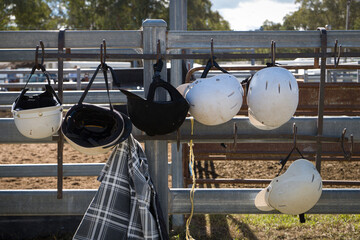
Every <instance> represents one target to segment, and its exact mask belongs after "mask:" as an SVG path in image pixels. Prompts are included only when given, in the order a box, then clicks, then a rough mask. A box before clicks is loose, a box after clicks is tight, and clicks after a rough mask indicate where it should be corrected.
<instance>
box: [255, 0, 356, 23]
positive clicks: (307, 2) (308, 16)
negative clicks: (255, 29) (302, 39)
mask: <svg viewBox="0 0 360 240" xmlns="http://www.w3.org/2000/svg"><path fill="white" fill-rule="evenodd" d="M295 3H297V4H299V8H298V10H297V11H295V12H293V13H291V14H287V15H286V16H285V17H284V19H283V20H284V22H283V24H279V23H273V22H270V21H265V22H264V24H263V25H262V27H261V29H263V30H316V29H317V28H318V27H325V26H326V25H330V26H331V29H332V30H344V29H345V28H346V15H347V4H348V3H350V5H349V22H348V29H349V30H356V29H360V2H359V1H356V0H350V1H349V0H296V1H295Z"/></svg>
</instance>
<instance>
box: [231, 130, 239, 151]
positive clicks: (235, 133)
mask: <svg viewBox="0 0 360 240" xmlns="http://www.w3.org/2000/svg"><path fill="white" fill-rule="evenodd" d="M237 133H238V127H237V125H236V123H234V143H233V145H232V150H235V148H236V144H237Z"/></svg>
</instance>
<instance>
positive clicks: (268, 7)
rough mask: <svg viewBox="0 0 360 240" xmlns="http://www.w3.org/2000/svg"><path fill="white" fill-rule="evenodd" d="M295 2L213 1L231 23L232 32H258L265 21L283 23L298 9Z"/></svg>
mask: <svg viewBox="0 0 360 240" xmlns="http://www.w3.org/2000/svg"><path fill="white" fill-rule="evenodd" d="M294 2H295V0H211V3H212V4H213V6H212V10H217V11H218V12H219V13H220V14H221V16H223V18H224V19H225V20H227V21H228V22H229V23H230V27H231V29H232V30H236V31H248V30H256V29H259V27H260V26H261V25H262V24H263V22H264V21H265V20H270V21H273V22H275V23H282V21H283V17H285V15H286V14H289V13H291V12H294V11H296V10H297V9H298V7H299V6H298V5H296V4H295V3H294Z"/></svg>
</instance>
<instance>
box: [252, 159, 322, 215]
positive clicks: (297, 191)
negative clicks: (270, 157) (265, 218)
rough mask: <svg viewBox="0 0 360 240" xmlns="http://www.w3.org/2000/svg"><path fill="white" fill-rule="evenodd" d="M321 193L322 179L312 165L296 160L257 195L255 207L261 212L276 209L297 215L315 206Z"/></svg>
mask: <svg viewBox="0 0 360 240" xmlns="http://www.w3.org/2000/svg"><path fill="white" fill-rule="evenodd" d="M321 193H322V179H321V176H320V174H319V172H318V171H317V170H316V168H315V166H314V164H312V163H311V162H310V161H308V160H306V159H298V160H296V161H294V162H293V163H292V164H291V165H290V166H289V168H288V170H287V171H286V172H285V173H284V174H282V175H280V176H279V177H276V178H274V179H273V180H272V181H271V183H270V185H269V186H268V187H266V188H265V189H263V190H261V191H260V192H259V193H258V194H257V196H256V198H255V206H256V207H257V208H258V209H259V210H261V211H271V210H274V209H276V210H278V211H280V212H282V213H285V214H294V215H297V214H302V213H305V212H307V211H308V210H310V209H311V208H312V207H313V206H315V204H316V203H317V202H318V200H319V199H320V196H321Z"/></svg>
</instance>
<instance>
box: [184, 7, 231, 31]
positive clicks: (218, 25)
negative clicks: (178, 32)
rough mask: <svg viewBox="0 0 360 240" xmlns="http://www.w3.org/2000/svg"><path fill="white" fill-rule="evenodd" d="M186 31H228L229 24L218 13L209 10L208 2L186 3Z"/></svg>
mask: <svg viewBox="0 0 360 240" xmlns="http://www.w3.org/2000/svg"><path fill="white" fill-rule="evenodd" d="M187 4H188V6H187V11H188V17H187V19H188V20H187V29H188V30H230V24H229V23H228V22H227V21H226V20H224V18H223V17H222V16H221V15H220V13H219V12H218V11H212V10H211V6H212V4H211V2H210V1H209V0H190V1H187Z"/></svg>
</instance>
